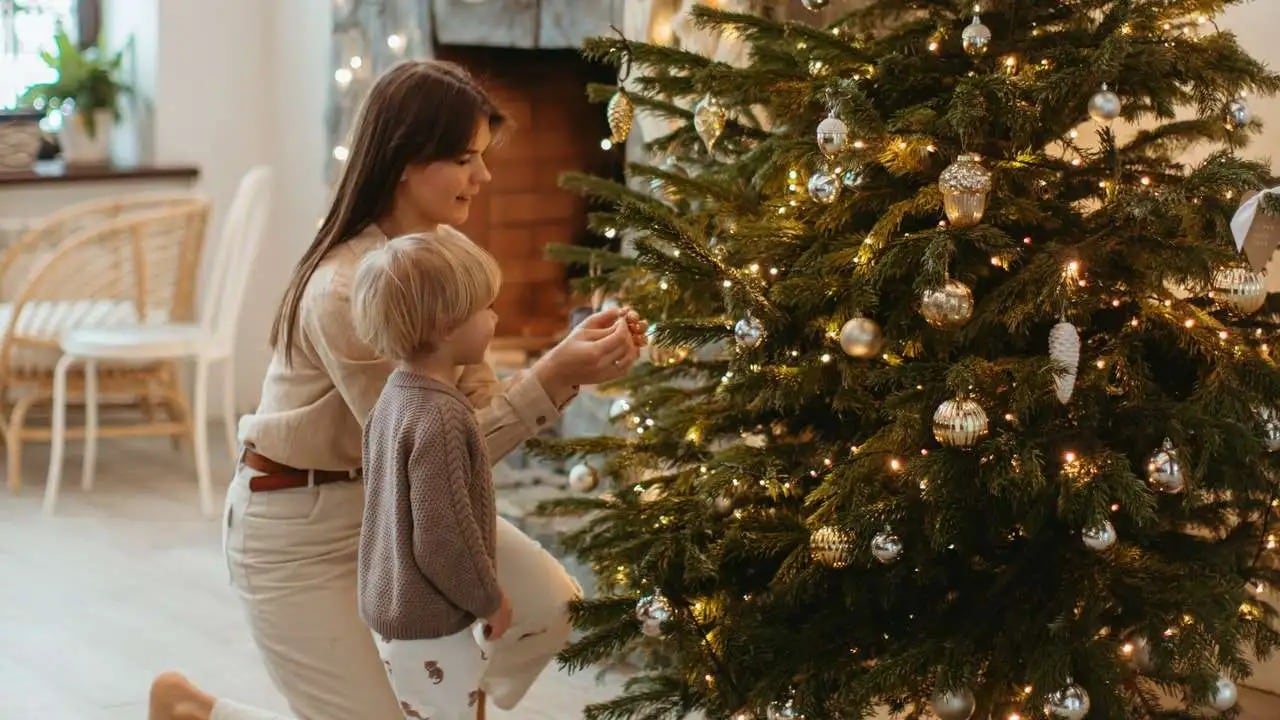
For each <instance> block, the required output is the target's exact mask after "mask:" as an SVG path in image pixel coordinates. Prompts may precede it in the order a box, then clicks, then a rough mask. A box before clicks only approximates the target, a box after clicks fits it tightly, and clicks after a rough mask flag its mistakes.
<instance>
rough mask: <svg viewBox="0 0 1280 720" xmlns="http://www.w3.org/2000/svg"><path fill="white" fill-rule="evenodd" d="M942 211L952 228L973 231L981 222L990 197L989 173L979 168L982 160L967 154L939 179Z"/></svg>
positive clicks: (979, 157) (958, 159)
mask: <svg viewBox="0 0 1280 720" xmlns="http://www.w3.org/2000/svg"><path fill="white" fill-rule="evenodd" d="M938 189H939V190H941V191H942V209H943V210H945V211H946V213H947V220H949V221H950V222H951V225H952V226H953V227H957V228H967V227H973V226H974V225H977V224H978V223H980V222H982V216H983V214H985V213H986V211H987V198H988V197H989V196H990V194H991V172H990V171H989V170H987V169H986V168H984V167H982V156H981V155H977V154H975V153H966V154H964V155H961V156H960V157H958V158H956V161H955V162H953V163H951V164H950V165H948V166H947V169H945V170H943V171H942V174H941V175H939V176H938Z"/></svg>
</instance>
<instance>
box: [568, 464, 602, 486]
mask: <svg viewBox="0 0 1280 720" xmlns="http://www.w3.org/2000/svg"><path fill="white" fill-rule="evenodd" d="M599 485H600V472H599V471H598V470H596V469H595V468H594V467H592V466H591V465H590V464H589V463H584V462H583V463H578V464H577V465H574V466H573V467H572V468H570V469H569V489H571V490H573V491H574V492H581V493H586V492H591V491H592V490H595V489H596V487H597V486H599Z"/></svg>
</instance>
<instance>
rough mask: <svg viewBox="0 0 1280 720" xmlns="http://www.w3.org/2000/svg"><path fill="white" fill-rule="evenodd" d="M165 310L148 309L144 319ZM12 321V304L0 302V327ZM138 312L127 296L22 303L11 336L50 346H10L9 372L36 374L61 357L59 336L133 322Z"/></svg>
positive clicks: (155, 317)
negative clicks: (123, 298)
mask: <svg viewBox="0 0 1280 720" xmlns="http://www.w3.org/2000/svg"><path fill="white" fill-rule="evenodd" d="M166 315H167V314H166V313H163V312H154V311H153V312H152V313H150V314H149V315H148V319H149V320H151V321H155V322H162V321H164V320H165V319H167V317H166ZM12 322H13V305H12V304H11V303H0V331H8V329H9V326H10V324H11V323H12ZM137 324H138V314H137V311H136V310H135V309H134V304H133V303H132V302H129V301H127V300H37V301H35V302H29V303H26V304H25V305H23V307H22V312H21V313H20V314H19V316H18V319H17V325H16V326H15V327H14V335H15V337H18V338H22V339H23V340H28V341H31V340H34V341H38V342H41V343H44V342H48V343H49V345H50V347H47V348H43V347H31V346H29V345H26V344H21V345H18V346H16V347H15V348H14V352H13V354H12V355H11V356H10V360H9V370H10V372H14V373H19V374H27V373H31V374H40V373H47V372H52V371H53V366H54V365H55V364H56V363H57V362H58V358H59V357H61V355H62V351H61V350H59V349H58V348H57V345H58V343H59V341H60V340H61V338H62V336H63V335H64V334H65V333H66V332H67V331H68V330H73V329H76V328H110V327H121V326H129V325H132V326H135V327H136V326H137Z"/></svg>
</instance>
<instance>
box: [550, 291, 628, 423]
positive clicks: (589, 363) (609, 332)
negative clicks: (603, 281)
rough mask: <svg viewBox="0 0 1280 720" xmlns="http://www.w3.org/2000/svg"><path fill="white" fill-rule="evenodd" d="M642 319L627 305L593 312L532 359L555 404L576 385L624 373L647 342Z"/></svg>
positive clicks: (608, 378) (600, 380)
mask: <svg viewBox="0 0 1280 720" xmlns="http://www.w3.org/2000/svg"><path fill="white" fill-rule="evenodd" d="M646 342H647V340H646V338H645V334H644V321H643V320H641V319H640V316H639V315H638V314H636V312H635V311H634V310H631V309H630V308H610V309H609V310H601V311H600V312H597V313H594V314H593V315H590V316H589V317H587V319H585V320H583V321H582V323H581V324H579V325H578V327H576V328H574V329H573V330H572V331H571V332H570V333H569V335H568V336H567V337H565V339H563V340H561V341H560V343H559V344H558V345H556V346H555V347H554V348H552V349H551V350H550V351H548V352H547V354H546V355H543V356H542V358H541V359H539V360H538V361H537V362H536V363H534V365H533V368H532V371H533V373H534V375H536V376H537V378H538V381H539V382H540V383H542V387H543V389H545V390H546V391H547V394H548V395H550V396H551V401H552V402H554V403H555V404H556V405H557V406H559V405H562V404H564V403H565V402H566V401H568V399H569V398H571V397H573V394H574V393H575V392H577V389H578V386H579V385H596V384H598V383H602V382H607V381H609V380H614V379H616V378H619V377H622V376H623V375H625V374H627V371H629V370H630V369H631V366H632V365H633V364H634V363H635V361H636V358H637V357H638V356H639V354H640V348H641V347H643V346H644V345H645V344H646Z"/></svg>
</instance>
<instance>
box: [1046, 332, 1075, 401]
mask: <svg viewBox="0 0 1280 720" xmlns="http://www.w3.org/2000/svg"><path fill="white" fill-rule="evenodd" d="M1049 357H1050V358H1052V359H1053V361H1054V363H1055V364H1056V365H1057V366H1058V367H1057V368H1056V369H1055V370H1054V373H1053V393H1054V395H1055V396H1057V398H1058V402H1060V403H1063V404H1066V403H1068V402H1070V401H1071V395H1072V393H1074V392H1075V389H1076V373H1077V372H1079V369H1080V332H1079V331H1078V330H1076V326H1075V325H1072V324H1071V323H1069V322H1066V321H1063V322H1060V323H1058V324H1057V325H1054V326H1053V329H1052V330H1050V331H1049Z"/></svg>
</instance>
